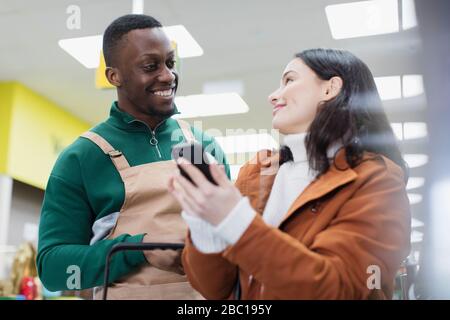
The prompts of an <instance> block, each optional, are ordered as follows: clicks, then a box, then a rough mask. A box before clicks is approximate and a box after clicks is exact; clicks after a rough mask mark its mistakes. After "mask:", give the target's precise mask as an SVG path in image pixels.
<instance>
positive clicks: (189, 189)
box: [176, 175, 203, 202]
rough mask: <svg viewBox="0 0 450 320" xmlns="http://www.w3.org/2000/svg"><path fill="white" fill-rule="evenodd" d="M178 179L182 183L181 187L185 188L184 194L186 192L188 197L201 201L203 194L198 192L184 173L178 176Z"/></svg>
mask: <svg viewBox="0 0 450 320" xmlns="http://www.w3.org/2000/svg"><path fill="white" fill-rule="evenodd" d="M176 181H177V182H178V184H179V185H180V187H181V188H183V192H184V194H186V196H187V197H189V198H192V199H193V200H194V201H196V202H201V201H202V200H203V199H202V197H203V196H202V194H201V193H200V192H198V189H197V188H196V187H195V186H193V185H192V183H191V182H190V181H189V180H188V179H186V178H185V177H183V176H182V175H179V176H177V178H176Z"/></svg>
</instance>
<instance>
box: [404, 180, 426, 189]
mask: <svg viewBox="0 0 450 320" xmlns="http://www.w3.org/2000/svg"><path fill="white" fill-rule="evenodd" d="M424 184H425V178H423V177H410V178H409V179H408V184H407V185H406V190H412V189H417V188H420V187H422V186H423V185H424Z"/></svg>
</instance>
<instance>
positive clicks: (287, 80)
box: [286, 78, 294, 84]
mask: <svg viewBox="0 0 450 320" xmlns="http://www.w3.org/2000/svg"><path fill="white" fill-rule="evenodd" d="M291 81H294V80H292V79H291V78H286V84H288V83H289V82H291Z"/></svg>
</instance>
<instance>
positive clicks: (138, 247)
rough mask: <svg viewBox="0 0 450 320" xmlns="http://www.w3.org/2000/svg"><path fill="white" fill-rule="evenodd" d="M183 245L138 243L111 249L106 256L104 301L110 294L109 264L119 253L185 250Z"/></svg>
mask: <svg viewBox="0 0 450 320" xmlns="http://www.w3.org/2000/svg"><path fill="white" fill-rule="evenodd" d="M183 248H184V244H183V243H153V242H138V243H124V242H121V243H117V244H115V245H113V246H112V247H111V249H110V250H109V252H108V255H107V256H106V263H105V280H104V283H103V298H102V299H103V300H106V297H107V294H108V283H109V263H110V261H111V257H112V256H113V255H114V254H116V253H117V252H119V251H148V250H179V249H183Z"/></svg>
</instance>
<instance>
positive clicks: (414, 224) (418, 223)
mask: <svg viewBox="0 0 450 320" xmlns="http://www.w3.org/2000/svg"><path fill="white" fill-rule="evenodd" d="M424 225H425V224H424V223H423V222H422V221H420V220H418V219H415V218H411V227H412V228H419V227H423V226H424Z"/></svg>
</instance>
